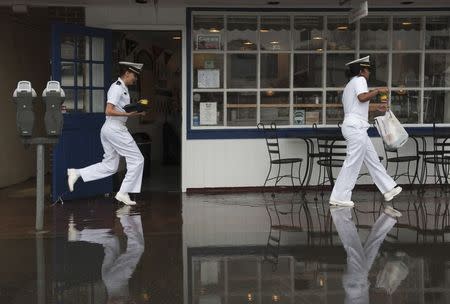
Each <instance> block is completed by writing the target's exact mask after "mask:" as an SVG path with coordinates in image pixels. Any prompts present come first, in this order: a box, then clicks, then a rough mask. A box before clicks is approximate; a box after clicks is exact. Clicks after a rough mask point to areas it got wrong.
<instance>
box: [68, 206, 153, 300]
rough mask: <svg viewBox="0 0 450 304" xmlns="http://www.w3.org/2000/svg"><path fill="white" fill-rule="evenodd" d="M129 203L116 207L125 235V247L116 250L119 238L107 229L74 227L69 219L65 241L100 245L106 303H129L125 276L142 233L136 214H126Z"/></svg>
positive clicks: (140, 250)
mask: <svg viewBox="0 0 450 304" xmlns="http://www.w3.org/2000/svg"><path fill="white" fill-rule="evenodd" d="M129 209H130V207H129V206H124V207H122V208H121V209H119V210H118V211H117V217H118V218H120V223H121V224H122V227H123V231H124V233H125V235H126V236H127V248H126V251H125V252H124V253H122V254H121V253H120V244H119V239H118V237H117V236H116V235H114V234H112V233H111V232H112V231H111V229H83V230H81V231H79V230H76V229H75V227H74V224H73V223H72V224H71V223H69V235H68V238H69V241H72V242H73V241H84V242H89V243H95V244H101V245H103V248H104V252H105V257H104V258H103V264H102V280H103V283H104V284H105V286H106V290H107V293H108V303H130V302H129V300H130V295H129V289H128V280H129V279H130V278H131V276H132V275H133V273H134V270H135V269H136V265H137V263H138V262H139V260H140V258H141V255H142V253H143V252H144V234H143V231H142V223H141V216H140V215H129Z"/></svg>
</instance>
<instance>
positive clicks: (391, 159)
mask: <svg viewBox="0 0 450 304" xmlns="http://www.w3.org/2000/svg"><path fill="white" fill-rule="evenodd" d="M409 138H410V139H412V140H413V141H414V147H415V150H416V151H415V153H414V154H409V155H405V153H404V152H406V150H408V151H410V149H407V148H403V149H401V150H400V151H399V149H390V148H388V147H387V146H386V144H385V143H384V142H383V147H384V153H385V155H386V170H388V167H389V164H390V163H393V164H395V174H394V176H393V177H392V178H393V179H394V180H395V181H396V180H397V179H399V178H400V177H401V176H406V177H408V181H409V183H410V184H414V181H415V180H416V179H417V180H419V176H418V169H419V160H420V156H419V154H418V153H419V152H418V151H419V143H418V142H417V139H416V138H414V137H409ZM400 155H402V156H400ZM413 162H415V163H416V169H415V171H414V175H411V174H410V168H411V163H413ZM402 163H403V164H405V163H406V164H407V165H408V168H407V171H406V172H404V173H401V174H399V172H398V169H399V165H400V164H402ZM411 177H412V180H411Z"/></svg>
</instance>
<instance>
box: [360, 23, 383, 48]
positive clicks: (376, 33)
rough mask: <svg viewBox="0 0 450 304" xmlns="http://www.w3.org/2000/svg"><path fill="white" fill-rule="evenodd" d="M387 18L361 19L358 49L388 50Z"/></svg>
mask: <svg viewBox="0 0 450 304" xmlns="http://www.w3.org/2000/svg"><path fill="white" fill-rule="evenodd" d="M388 30H389V18H387V17H364V18H362V19H361V33H360V49H362V50H386V49H388V41H389V40H388Z"/></svg>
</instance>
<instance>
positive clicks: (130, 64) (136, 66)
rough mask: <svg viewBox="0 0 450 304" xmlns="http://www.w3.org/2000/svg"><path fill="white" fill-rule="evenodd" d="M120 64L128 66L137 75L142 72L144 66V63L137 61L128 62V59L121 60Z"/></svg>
mask: <svg viewBox="0 0 450 304" xmlns="http://www.w3.org/2000/svg"><path fill="white" fill-rule="evenodd" d="M119 64H120V65H123V66H126V67H128V69H129V70H130V71H131V72H133V73H136V74H137V75H139V74H141V70H142V67H143V66H144V64H143V63H135V62H128V61H119Z"/></svg>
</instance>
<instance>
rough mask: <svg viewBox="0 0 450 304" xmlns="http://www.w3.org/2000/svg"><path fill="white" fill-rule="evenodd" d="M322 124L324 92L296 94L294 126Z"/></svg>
mask: <svg viewBox="0 0 450 304" xmlns="http://www.w3.org/2000/svg"><path fill="white" fill-rule="evenodd" d="M313 123H316V124H322V92H294V125H312V124H313Z"/></svg>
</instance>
